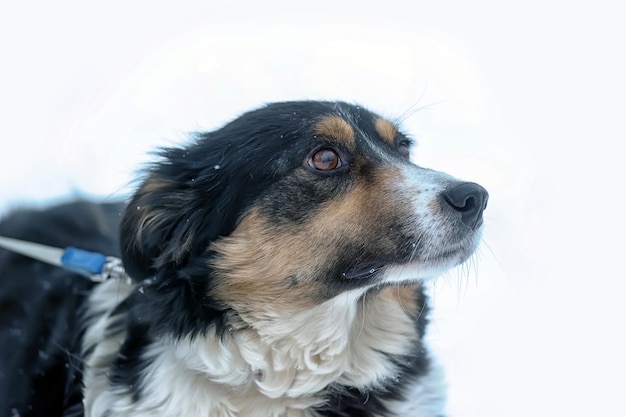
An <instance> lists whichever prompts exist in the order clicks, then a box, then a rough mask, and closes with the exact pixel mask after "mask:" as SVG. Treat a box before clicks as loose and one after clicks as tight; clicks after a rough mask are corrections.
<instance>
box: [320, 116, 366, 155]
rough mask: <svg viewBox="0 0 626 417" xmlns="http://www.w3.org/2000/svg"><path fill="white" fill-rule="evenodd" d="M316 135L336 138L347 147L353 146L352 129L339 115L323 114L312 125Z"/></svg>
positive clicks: (351, 147)
mask: <svg viewBox="0 0 626 417" xmlns="http://www.w3.org/2000/svg"><path fill="white" fill-rule="evenodd" d="M313 132H315V133H316V134H318V135H322V136H326V137H329V138H332V139H336V140H338V141H340V142H341V143H343V144H344V145H345V146H346V147H348V148H349V149H353V148H354V147H355V144H356V143H355V139H354V129H352V126H350V123H348V122H347V121H346V120H345V119H343V118H341V117H339V116H325V117H323V118H322V119H320V120H319V121H318V122H317V123H315V125H314V126H313Z"/></svg>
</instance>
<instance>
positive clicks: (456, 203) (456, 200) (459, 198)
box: [441, 182, 489, 229]
mask: <svg viewBox="0 0 626 417" xmlns="http://www.w3.org/2000/svg"><path fill="white" fill-rule="evenodd" d="M441 199H442V200H443V203H442V205H443V206H444V207H448V208H449V209H451V210H453V211H454V212H455V213H458V214H460V215H461V220H462V221H463V223H465V224H466V225H468V226H469V227H471V228H472V229H475V228H476V227H478V226H480V224H481V223H482V220H483V210H485V208H486V207H487V200H488V199H489V194H488V193H487V190H485V189H484V188H483V187H481V186H480V185H478V184H476V183H473V182H462V183H460V184H457V185H455V186H453V187H452V188H450V189H448V190H445V191H444V192H442V193H441Z"/></svg>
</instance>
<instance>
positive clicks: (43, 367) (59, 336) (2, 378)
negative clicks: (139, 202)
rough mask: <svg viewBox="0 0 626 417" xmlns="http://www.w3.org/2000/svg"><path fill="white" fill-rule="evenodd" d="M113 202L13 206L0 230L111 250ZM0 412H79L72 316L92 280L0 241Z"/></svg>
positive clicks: (75, 318)
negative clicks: (11, 250) (9, 248)
mask: <svg viewBox="0 0 626 417" xmlns="http://www.w3.org/2000/svg"><path fill="white" fill-rule="evenodd" d="M121 211H122V205H121V204H102V205H96V204H92V203H89V202H86V201H82V202H76V203H71V204H63V205H60V206H57V207H54V208H52V209H49V210H42V211H39V210H23V211H16V212H14V213H13V214H11V215H9V216H7V217H6V218H5V219H4V220H3V221H2V222H0V235H2V236H7V237H14V238H19V239H25V240H30V241H34V242H39V243H43V244H47V245H53V246H59V247H66V246H76V247H80V248H84V249H86V250H92V251H97V252H101V253H106V254H110V255H114V256H115V255H118V256H119V249H118V242H117V240H118V239H117V228H118V223H119V220H120V215H121ZM0 273H1V274H2V277H1V278H2V279H1V280H0V364H1V366H0V416H16V415H20V416H22V417H24V416H61V415H67V416H70V415H81V414H82V404H81V401H82V395H81V380H80V368H81V355H80V327H81V323H80V319H79V315H78V314H77V313H78V311H79V310H80V309H81V307H82V304H83V300H84V299H85V296H86V295H87V294H88V292H89V290H90V289H91V288H92V287H93V284H92V283H91V282H89V281H88V280H86V279H84V278H83V277H81V276H79V275H76V274H73V273H70V272H67V271H65V270H62V269H59V268H55V267H52V266H48V265H45V264H42V263H39V262H33V261H32V260H31V259H29V258H26V257H23V256H19V255H15V254H13V253H9V252H7V251H5V250H2V249H0Z"/></svg>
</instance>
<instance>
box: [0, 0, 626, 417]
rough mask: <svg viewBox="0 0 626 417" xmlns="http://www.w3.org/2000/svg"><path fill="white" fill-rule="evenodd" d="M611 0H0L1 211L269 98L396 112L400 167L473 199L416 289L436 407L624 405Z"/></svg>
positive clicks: (99, 184) (78, 191) (108, 192)
mask: <svg viewBox="0 0 626 417" xmlns="http://www.w3.org/2000/svg"><path fill="white" fill-rule="evenodd" d="M623 8H624V6H623V5H621V4H620V3H619V2H617V1H615V2H612V3H611V2H608V1H602V0H601V1H594V2H591V1H587V2H583V1H564V0H544V1H538V0H528V1H524V2H504V1H495V0H476V1H462V0H452V1H428V2H426V1H395V0H388V1H378V2H374V1H367V0H362V1H353V2H341V1H338V0H336V1H328V0H319V1H316V2H288V1H276V0H266V1H256V2H253V1H231V2H227V1H220V2H217V1H215V0H209V1H196V2H189V1H177V2H170V3H168V4H166V3H165V2H161V1H147V0H143V1H134V2H132V1H118V0H114V1H107V2H86V1H68V0H57V1H42V0H40V1H23V2H19V3H18V2H10V3H9V2H4V3H2V5H0V141H1V145H2V146H1V147H0V161H1V163H0V212H1V213H6V212H7V211H8V210H10V209H11V208H14V207H19V206H22V205H46V204H50V203H51V202H57V201H62V200H67V199H69V198H71V197H76V196H88V197H93V198H97V199H99V200H102V199H114V198H123V197H125V196H127V195H128V193H129V192H130V191H131V190H132V187H131V182H132V179H133V178H134V177H135V176H136V173H137V170H138V169H139V168H140V167H141V166H142V164H143V163H145V162H147V161H149V160H150V156H149V155H148V153H149V151H151V150H153V149H154V148H155V147H156V146H159V145H164V144H168V143H176V142H177V141H180V140H183V139H184V138H185V132H188V131H196V130H201V129H214V128H217V127H219V126H220V125H222V124H223V123H224V122H226V121H228V120H230V119H232V118H234V117H236V116H237V115H238V114H240V113H242V112H243V111H246V110H248V109H250V108H253V107H256V106H258V105H261V104H262V103H265V102H268V101H276V100H288V99H302V98H311V99H342V100H346V101H351V102H359V103H361V104H363V105H365V106H367V107H370V108H371V109H373V110H375V111H377V112H380V113H382V114H383V115H386V116H390V117H398V116H403V118H404V123H403V125H404V127H405V130H406V131H408V132H409V133H410V134H412V136H413V137H415V138H416V139H417V141H418V143H419V146H418V149H417V150H416V152H415V154H414V155H413V156H414V160H415V162H417V163H418V164H420V165H423V166H427V167H432V168H436V169H439V170H443V171H447V172H449V173H451V174H453V175H456V176H458V177H461V178H464V179H467V180H472V181H476V182H479V183H481V184H483V185H484V186H485V187H487V188H488V190H489V191H490V193H491V198H490V202H489V207H488V210H487V212H486V226H485V232H484V244H483V246H482V248H481V250H480V251H479V253H478V255H477V256H476V257H475V258H474V260H473V261H472V262H471V263H470V264H468V266H466V267H464V268H460V269H459V270H458V271H453V272H451V273H450V274H448V275H447V276H445V277H443V278H442V279H440V280H439V281H437V283H436V284H435V285H434V286H433V289H432V295H433V297H434V304H435V314H434V319H435V323H434V325H433V326H432V327H431V331H430V336H429V337H430V339H431V340H432V343H433V345H434V348H435V350H436V352H437V353H438V354H439V356H440V357H441V360H442V362H443V364H444V366H445V367H446V370H447V375H448V380H449V384H450V391H449V395H450V400H449V406H448V412H449V414H450V415H451V416H453V417H503V416H507V417H518V416H519V417H528V416H546V417H548V416H550V417H553V416H620V415H621V416H623V415H626V407H625V406H624V400H623V396H624V391H625V388H626V382H625V376H626V360H625V359H624V355H625V352H626V341H625V338H624V334H625V328H626V326H625V325H624V320H625V318H626V307H625V304H626V301H625V297H624V292H625V290H626V286H625V285H624V280H625V279H626V272H625V268H624V262H623V259H624V257H625V256H626V255H625V254H624V249H625V247H626V245H625V244H624V234H625V232H626V230H625V229H626V228H625V220H624V217H625V214H626V206H625V200H626V199H625V198H624V195H625V193H626V190H625V187H624V182H625V180H626V172H625V170H624V168H623V166H624V164H623V161H622V159H623V157H622V156H623V155H624V150H623V143H624V141H625V139H626V133H625V132H626V129H625V127H624V125H625V124H626V106H625V104H624V103H625V101H626V82H625V78H626V64H625V60H626V47H625V43H626V30H625V29H624V26H625V24H624V16H626V13H625V11H624V9H623ZM414 110H416V111H414Z"/></svg>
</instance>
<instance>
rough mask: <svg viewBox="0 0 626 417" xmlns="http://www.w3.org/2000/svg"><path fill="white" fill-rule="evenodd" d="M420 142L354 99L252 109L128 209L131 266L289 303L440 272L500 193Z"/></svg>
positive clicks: (476, 233)
mask: <svg viewBox="0 0 626 417" xmlns="http://www.w3.org/2000/svg"><path fill="white" fill-rule="evenodd" d="M410 146H411V140H410V139H409V138H408V137H407V136H406V135H405V134H403V133H402V132H401V131H400V130H399V128H398V126H397V125H396V124H395V123H393V122H390V121H388V120H386V119H384V118H382V117H380V116H378V115H376V114H374V113H372V112H370V111H368V110H366V109H364V108H363V107H359V106H355V105H350V104H346V103H342V102H287V103H276V104H271V105H268V106H266V107H263V108H260V109H258V110H254V111H252V112H249V113H246V114H244V115H243V116H241V117H239V118H238V119H236V120H234V121H233V122H231V123H229V124H227V125H226V126H224V127H223V128H221V129H219V130H217V131H214V132H211V133H202V134H197V135H196V136H195V137H194V138H193V141H192V142H191V143H190V144H189V145H187V146H183V147H179V148H168V149H166V150H164V151H163V152H162V159H161V161H159V162H158V163H156V164H155V165H153V166H152V167H151V168H150V169H149V170H148V173H147V175H146V178H145V180H144V182H143V184H142V185H141V186H140V187H139V189H138V191H137V192H136V194H135V196H134V197H133V199H132V201H131V202H130V204H129V206H128V208H127V210H126V213H125V215H124V218H123V221H122V248H123V259H124V264H125V266H126V268H127V270H128V272H129V273H130V274H131V275H132V276H133V277H134V278H135V279H143V278H147V277H150V276H155V277H156V281H157V282H158V281H162V282H164V283H165V282H166V281H167V282H170V283H171V282H173V281H175V282H184V283H185V284H184V285H188V287H189V292H190V294H193V297H195V298H194V299H195V300H197V302H198V303H200V304H203V305H207V303H210V304H212V305H215V304H216V303H217V305H220V306H222V307H223V308H225V309H234V310H235V311H242V310H255V311H258V310H259V309H261V310H264V311H265V310H268V311H270V310H275V311H280V312H282V313H288V312H291V311H301V310H303V309H306V308H310V307H312V306H314V305H318V304H320V303H322V302H324V301H326V300H329V299H331V298H333V297H335V296H337V295H338V294H341V293H344V292H346V291H352V290H357V292H358V291H359V290H362V291H365V290H366V289H368V288H370V287H373V286H377V285H385V284H390V283H406V282H416V281H419V280H424V279H428V278H431V277H434V276H436V275H438V274H440V273H441V272H443V271H444V270H446V269H448V268H450V267H453V266H455V265H458V264H460V263H462V262H464V261H465V260H466V259H467V258H468V257H469V256H470V255H471V254H472V252H473V251H474V249H475V248H476V246H477V243H478V240H479V238H480V231H481V225H482V212H483V209H484V208H485V205H486V203H487V192H486V191H485V190H484V189H483V188H482V187H481V186H479V185H477V184H474V183H468V182H460V181H458V180H456V179H454V178H452V177H451V176H449V175H446V174H443V173H440V172H437V171H433V170H429V169H425V168H421V167H419V166H418V165H415V164H413V163H412V162H411V161H410V160H409V150H410ZM163 285H165V284H163ZM167 285H169V284H167ZM207 300H208V301H207Z"/></svg>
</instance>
